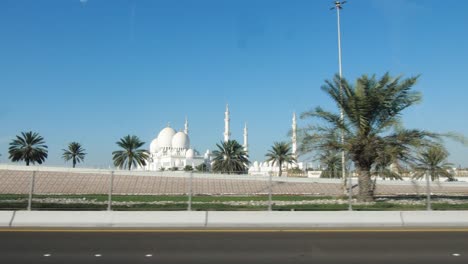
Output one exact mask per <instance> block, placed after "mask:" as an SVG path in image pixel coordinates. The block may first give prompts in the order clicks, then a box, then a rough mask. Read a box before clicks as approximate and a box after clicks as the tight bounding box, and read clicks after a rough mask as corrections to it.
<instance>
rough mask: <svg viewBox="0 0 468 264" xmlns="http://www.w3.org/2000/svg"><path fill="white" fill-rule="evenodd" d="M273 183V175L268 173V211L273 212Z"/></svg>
mask: <svg viewBox="0 0 468 264" xmlns="http://www.w3.org/2000/svg"><path fill="white" fill-rule="evenodd" d="M272 183H273V176H272V174H271V173H268V211H271V210H272V203H273V201H272V198H271V195H272Z"/></svg>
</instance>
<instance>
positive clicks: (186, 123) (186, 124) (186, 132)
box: [184, 116, 188, 135]
mask: <svg viewBox="0 0 468 264" xmlns="http://www.w3.org/2000/svg"><path fill="white" fill-rule="evenodd" d="M184 133H185V134H186V135H188V120H187V116H186V117H185V125H184Z"/></svg>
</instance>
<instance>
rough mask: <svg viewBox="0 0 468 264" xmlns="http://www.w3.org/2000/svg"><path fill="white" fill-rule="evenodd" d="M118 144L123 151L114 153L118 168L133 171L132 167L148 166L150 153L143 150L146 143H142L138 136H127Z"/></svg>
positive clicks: (115, 163)
mask: <svg viewBox="0 0 468 264" xmlns="http://www.w3.org/2000/svg"><path fill="white" fill-rule="evenodd" d="M116 144H117V146H119V147H121V148H122V149H123V150H117V151H114V152H112V155H113V160H114V165H115V166H116V167H118V168H121V169H122V168H128V170H131V169H132V166H137V165H139V166H145V165H146V163H147V161H148V159H149V153H148V151H147V150H145V149H141V146H143V145H144V144H145V142H142V141H140V139H139V138H138V137H137V136H130V135H127V136H125V137H123V138H121V139H120V140H119V141H117V142H116Z"/></svg>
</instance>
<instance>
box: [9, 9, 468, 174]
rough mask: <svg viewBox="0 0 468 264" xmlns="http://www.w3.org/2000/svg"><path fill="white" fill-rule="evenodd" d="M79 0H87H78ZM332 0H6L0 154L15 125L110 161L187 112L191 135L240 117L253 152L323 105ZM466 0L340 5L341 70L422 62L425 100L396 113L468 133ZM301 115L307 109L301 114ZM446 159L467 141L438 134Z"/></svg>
mask: <svg viewBox="0 0 468 264" xmlns="http://www.w3.org/2000/svg"><path fill="white" fill-rule="evenodd" d="M83 1H84V0H83ZM330 6H331V1H329V0H323V1H310V0H294V1H286V0H223V1H219V0H165V1H163V0H147V1H143V0H141V1H137V0H88V1H86V4H83V3H80V0H42V1H36V0H29V1H27V0H3V1H2V5H1V7H0V34H1V41H0V72H1V74H0V89H1V96H0V124H1V125H0V154H2V156H1V157H0V162H6V161H7V156H8V153H7V152H8V143H9V142H10V141H11V139H12V138H13V137H14V136H15V135H16V134H19V133H20V132H21V131H29V130H33V131H37V132H39V133H40V134H41V135H43V136H44V138H45V139H46V141H47V144H48V146H49V159H48V160H47V163H46V164H49V165H63V164H64V162H63V161H62V160H61V157H60V155H61V149H63V148H65V147H66V145H67V144H68V143H69V142H71V141H79V142H81V143H82V144H83V145H84V147H85V148H86V149H87V152H88V156H87V158H86V161H85V164H84V165H83V166H88V167H107V166H109V165H110V164H111V163H112V162H111V152H112V151H113V150H115V149H116V145H115V142H116V141H117V140H118V139H119V138H121V137H122V136H124V135H127V134H135V135H137V136H139V137H140V138H141V139H142V140H143V141H145V142H147V146H149V142H150V141H151V140H152V139H153V138H154V137H156V135H157V133H158V132H159V131H160V130H161V129H162V128H164V127H165V126H166V124H167V123H168V122H170V123H171V125H172V126H173V127H174V128H176V129H181V128H182V127H183V122H184V118H185V116H187V117H188V119H189V123H190V136H191V143H192V145H193V147H195V148H196V149H198V150H199V151H200V152H204V151H205V150H206V149H214V148H215V144H216V143H218V142H219V141H220V140H221V139H222V133H223V129H224V127H223V126H224V121H223V118H224V108H225V104H226V103H229V105H230V108H231V127H232V137H233V138H234V139H238V140H240V141H241V140H242V128H243V126H244V122H247V123H248V126H249V141H250V142H249V143H250V150H251V157H252V159H253V160H263V158H264V154H265V153H266V151H267V150H268V149H269V148H270V146H271V145H272V143H273V142H274V141H281V140H288V137H287V132H288V130H289V129H290V127H291V116H292V113H293V112H294V111H296V112H297V113H298V114H300V113H301V112H303V111H306V110H308V109H310V108H312V107H315V106H318V105H320V106H323V107H325V108H327V109H333V107H334V106H333V105H332V104H331V102H330V100H329V99H328V98H327V97H326V96H325V95H324V94H323V92H322V91H321V90H320V86H321V85H322V84H323V81H324V80H325V79H328V78H331V77H332V76H333V74H335V73H336V72H337V68H338V66H337V44H336V40H337V36H336V15H335V13H334V12H333V11H330V10H329V8H330ZM466 11H468V3H467V2H463V1H435V0H434V1H429V0H420V1H416V0H412V1H410V0H355V1H349V2H348V3H347V4H346V5H345V9H344V10H343V12H342V23H343V24H342V38H343V39H342V40H343V71H344V75H345V77H346V78H348V79H350V80H354V79H355V78H356V77H358V76H359V75H361V74H364V73H368V74H373V73H375V74H377V75H381V74H383V73H385V72H386V71H389V72H390V73H391V74H393V75H399V74H404V75H405V76H412V75H416V74H421V78H420V81H419V83H418V84H417V86H415V89H416V90H419V91H421V92H422V93H423V96H424V97H423V98H424V100H423V102H422V103H421V104H419V105H417V106H415V107H413V108H412V109H409V110H408V111H406V112H405V114H404V122H405V125H406V126H407V127H410V128H422V129H427V130H432V131H436V132H447V131H456V132H459V133H462V134H464V135H468V124H467V122H466V119H467V118H466V117H467V116H468V107H466V102H467V99H468V96H467V91H466V89H467V87H466V77H467V75H466V73H465V72H466V70H467V68H468V67H467V58H468V51H467V49H466V47H467V46H468V37H467V35H466V34H465V33H466V26H467V25H468V17H467V16H466V15H465V13H466ZM304 124H306V122H305V121H304V120H300V121H299V125H300V126H303V125H304ZM447 146H448V149H449V151H450V152H451V156H450V161H451V162H453V163H455V164H456V165H459V164H460V165H461V166H468V148H466V147H463V146H460V145H458V144H455V143H451V142H448V143H447Z"/></svg>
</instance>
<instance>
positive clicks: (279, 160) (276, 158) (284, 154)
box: [265, 142, 296, 177]
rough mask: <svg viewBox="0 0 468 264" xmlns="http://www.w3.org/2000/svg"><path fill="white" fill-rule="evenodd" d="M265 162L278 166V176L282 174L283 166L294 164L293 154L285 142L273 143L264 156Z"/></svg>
mask: <svg viewBox="0 0 468 264" xmlns="http://www.w3.org/2000/svg"><path fill="white" fill-rule="evenodd" d="M265 156H266V157H267V160H266V161H267V162H271V161H272V162H273V164H276V165H278V166H279V173H278V176H279V177H281V175H282V174H283V165H284V164H292V163H294V162H296V159H295V158H294V154H293V153H292V152H291V147H290V146H289V144H288V143H286V142H275V143H274V144H273V146H272V147H271V149H270V150H269V151H268V153H267V154H266V155H265Z"/></svg>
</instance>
